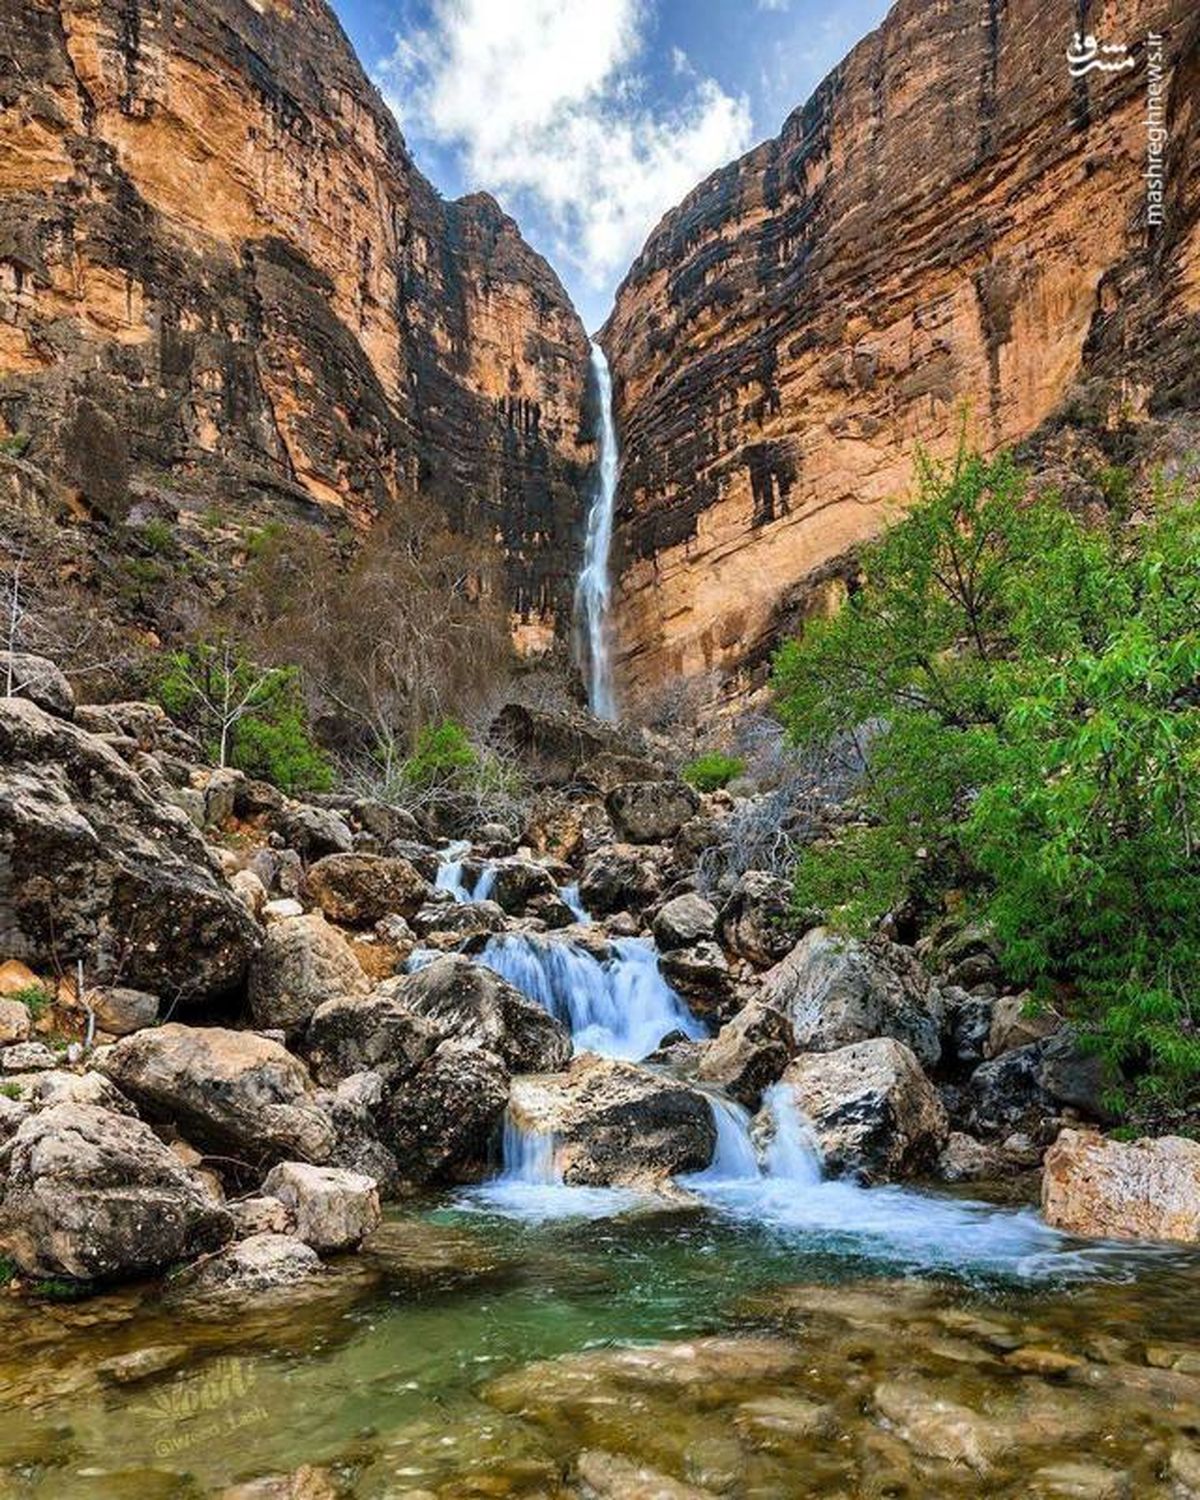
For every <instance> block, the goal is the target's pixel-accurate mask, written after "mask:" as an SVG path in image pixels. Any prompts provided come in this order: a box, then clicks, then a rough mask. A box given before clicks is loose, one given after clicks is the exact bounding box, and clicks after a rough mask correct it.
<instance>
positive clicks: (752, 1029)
mask: <svg viewBox="0 0 1200 1500" xmlns="http://www.w3.org/2000/svg"><path fill="white" fill-rule="evenodd" d="M795 1051H796V1046H795V1037H794V1035H793V1033H792V1025H791V1022H790V1021H789V1020H788V1018H787V1017H786V1016H785V1015H784V1014H783V1012H782V1011H778V1010H776V1009H775V1008H774V1006H771V1005H767V1004H766V1003H765V1002H764V1001H761V1000H752V1001H751V1002H750V1003H749V1005H746V1006H743V1008H742V1009H741V1010H740V1011H738V1013H737V1015H736V1016H734V1018H733V1020H732V1021H727V1022H726V1023H725V1025H724V1026H722V1027H721V1029H720V1031H719V1032H718V1033H717V1035H716V1036H715V1037H714V1038H713V1040H712V1041H711V1042H709V1043H707V1045H704V1046H703V1047H702V1050H701V1052H700V1056H699V1062H698V1064H697V1067H696V1074H695V1076H696V1077H697V1078H698V1079H700V1080H701V1081H703V1082H705V1083H716V1084H719V1085H720V1086H721V1087H722V1088H723V1089H724V1090H725V1092H726V1093H727V1094H728V1095H729V1097H730V1098H731V1099H736V1100H737V1102H738V1103H739V1104H742V1105H744V1106H745V1107H746V1108H747V1109H750V1110H756V1109H757V1108H758V1106H759V1104H760V1103H761V1102H762V1095H763V1091H764V1089H767V1088H769V1087H770V1086H771V1084H773V1083H775V1082H776V1081H777V1080H778V1079H779V1078H780V1077H781V1076H782V1074H783V1072H784V1069H785V1068H786V1067H787V1065H788V1063H789V1062H790V1061H791V1059H792V1057H793V1056H794V1054H795Z"/></svg>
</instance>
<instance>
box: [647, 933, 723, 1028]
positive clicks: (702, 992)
mask: <svg viewBox="0 0 1200 1500" xmlns="http://www.w3.org/2000/svg"><path fill="white" fill-rule="evenodd" d="M658 967H659V969H660V971H661V972H662V976H663V978H664V979H665V980H666V981H667V983H668V984H669V985H670V986H671V988H672V989H675V990H678V992H679V993H680V994H681V995H682V996H683V998H684V999H685V1000H686V1001H687V1002H688V1006H689V1007H690V1009H691V1010H692V1011H693V1012H694V1013H695V1014H696V1015H697V1016H699V1017H701V1019H703V1020H709V1019H713V1018H716V1019H718V1020H723V1019H724V1018H725V1016H726V1015H727V1013H728V1011H729V1010H730V1008H731V1002H732V998H733V976H732V975H731V974H730V972H729V964H728V962H727V961H726V958H725V955H724V953H723V952H722V951H721V949H720V947H719V946H718V945H717V944H716V943H705V942H701V943H695V944H693V945H692V947H690V948H673V949H671V951H670V952H669V953H664V954H662V955H661V956H660V958H659V960H658Z"/></svg>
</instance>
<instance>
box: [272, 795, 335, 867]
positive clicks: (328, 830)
mask: <svg viewBox="0 0 1200 1500" xmlns="http://www.w3.org/2000/svg"><path fill="white" fill-rule="evenodd" d="M272 823H273V826H274V828H275V830H276V832H277V833H279V835H280V836H281V837H282V839H283V841H284V843H285V844H286V845H287V846H288V848H289V849H294V850H295V851H296V853H297V854H299V855H300V856H301V858H302V859H306V860H317V859H320V858H321V857H322V856H323V855H326V854H349V853H350V852H351V850H352V849H353V848H354V835H353V834H352V833H351V832H350V825H349V824H348V823H347V822H346V820H345V818H343V817H342V816H341V814H340V813H337V812H335V811H334V810H333V809H332V808H328V807H311V806H309V804H308V803H305V802H293V803H291V804H289V805H288V806H287V807H285V808H284V809H283V810H282V811H281V812H278V813H276V814H275V816H274V818H273V819H272Z"/></svg>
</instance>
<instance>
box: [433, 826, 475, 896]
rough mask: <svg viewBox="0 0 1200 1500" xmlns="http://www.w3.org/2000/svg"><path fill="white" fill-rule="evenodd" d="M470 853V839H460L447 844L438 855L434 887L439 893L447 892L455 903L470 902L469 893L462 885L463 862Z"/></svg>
mask: <svg viewBox="0 0 1200 1500" xmlns="http://www.w3.org/2000/svg"><path fill="white" fill-rule="evenodd" d="M470 852H471V841H470V839H460V840H458V842H457V843H453V844H448V845H447V846H446V848H445V849H443V850H442V851H441V853H440V854H439V855H438V867H437V875H436V876H435V877H434V882H433V883H434V885H435V886H436V887H437V889H438V890H439V891H449V892H450V894H451V895H452V896H453V897H454V899H455V900H456V901H470V900H471V893H470V892H469V891H468V890H467V888H466V886H465V885H464V884H463V860H464V859H465V858H466V857H467V855H468V854H470Z"/></svg>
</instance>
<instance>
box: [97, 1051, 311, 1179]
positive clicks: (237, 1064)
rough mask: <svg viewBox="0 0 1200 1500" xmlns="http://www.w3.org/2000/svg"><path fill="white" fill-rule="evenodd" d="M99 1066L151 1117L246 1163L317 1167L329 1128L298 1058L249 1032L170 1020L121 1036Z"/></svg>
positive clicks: (215, 1150) (195, 1140)
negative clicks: (300, 1163) (293, 1161)
mask: <svg viewBox="0 0 1200 1500" xmlns="http://www.w3.org/2000/svg"><path fill="white" fill-rule="evenodd" d="M97 1066H98V1067H99V1068H100V1069H101V1071H102V1072H103V1073H104V1074H105V1076H106V1077H108V1078H109V1079H111V1081H112V1082H113V1083H114V1084H116V1086H117V1088H119V1089H120V1090H121V1092H122V1093H123V1094H125V1095H126V1097H128V1098H130V1099H132V1100H133V1101H134V1103H135V1104H137V1106H138V1107H139V1108H140V1109H141V1110H142V1111H143V1113H145V1114H147V1115H149V1116H150V1117H151V1118H154V1119H161V1120H168V1121H170V1122H171V1123H173V1124H176V1125H178V1126H179V1127H180V1129H181V1130H183V1132H184V1133H185V1134H186V1136H187V1137H188V1139H189V1140H191V1141H193V1142H194V1143H195V1144H196V1145H200V1146H205V1147H208V1148H210V1149H211V1150H213V1151H214V1152H219V1153H223V1154H228V1155H232V1156H234V1157H236V1158H237V1159H238V1160H239V1161H241V1162H243V1163H245V1164H247V1165H249V1166H258V1165H264V1166H265V1165H270V1164H271V1163H273V1162H276V1161H280V1160H287V1159H295V1158H299V1159H300V1160H303V1161H315V1162H322V1161H326V1160H328V1158H329V1154H330V1151H331V1149H332V1146H333V1128H332V1126H331V1124H330V1122H329V1119H328V1117H327V1116H326V1114H325V1113H324V1112H323V1111H322V1110H321V1109H319V1108H318V1107H317V1104H316V1102H315V1101H314V1098H313V1092H314V1091H313V1085H312V1080H311V1078H310V1077H309V1074H308V1069H307V1068H306V1067H305V1066H304V1064H303V1063H302V1062H301V1061H300V1059H299V1058H297V1057H293V1056H292V1054H291V1053H290V1052H288V1051H287V1050H286V1049H285V1048H283V1047H281V1046H280V1045H279V1043H278V1042H273V1041H271V1040H270V1039H269V1038H267V1037H264V1036H258V1035H256V1034H255V1033H254V1032H252V1031H228V1030H226V1029H225V1028H224V1027H221V1026H182V1025H180V1024H179V1023H178V1022H171V1023H169V1024H168V1025H166V1026H157V1027H153V1028H151V1029H150V1030H148V1031H138V1032H135V1033H134V1035H133V1036H127V1037H122V1039H121V1040H120V1041H119V1042H115V1043H114V1044H113V1046H112V1047H111V1048H109V1049H108V1050H107V1051H106V1052H105V1054H104V1055H103V1056H102V1057H101V1058H100V1059H99V1061H98V1063H97Z"/></svg>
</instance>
